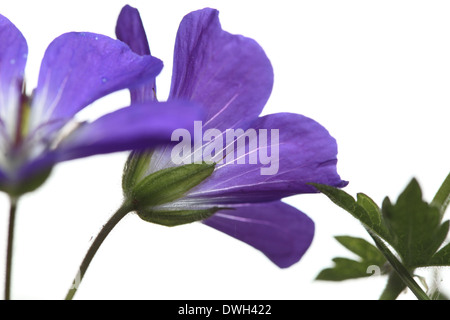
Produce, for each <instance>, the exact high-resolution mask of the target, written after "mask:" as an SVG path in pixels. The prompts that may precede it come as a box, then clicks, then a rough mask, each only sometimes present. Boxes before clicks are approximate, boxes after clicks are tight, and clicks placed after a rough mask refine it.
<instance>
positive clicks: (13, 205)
mask: <svg viewBox="0 0 450 320" xmlns="http://www.w3.org/2000/svg"><path fill="white" fill-rule="evenodd" d="M9 201H10V207H9V227H8V242H7V248H6V273H5V300H10V299H11V274H12V260H13V245H14V226H15V222H16V211H17V202H18V198H16V197H12V196H11V197H10V198H9Z"/></svg>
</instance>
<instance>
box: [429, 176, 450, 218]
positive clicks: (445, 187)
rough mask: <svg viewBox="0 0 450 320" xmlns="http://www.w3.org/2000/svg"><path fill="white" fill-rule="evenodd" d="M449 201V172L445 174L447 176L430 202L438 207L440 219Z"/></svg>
mask: <svg viewBox="0 0 450 320" xmlns="http://www.w3.org/2000/svg"><path fill="white" fill-rule="evenodd" d="M449 203H450V173H449V174H448V175H447V178H445V180H444V182H443V183H442V185H441V187H440V188H439V190H438V192H437V193H436V195H435V196H434V198H433V201H432V202H431V204H432V205H434V206H436V207H438V208H439V210H440V211H441V219H442V218H443V216H444V213H445V209H447V206H448V205H449Z"/></svg>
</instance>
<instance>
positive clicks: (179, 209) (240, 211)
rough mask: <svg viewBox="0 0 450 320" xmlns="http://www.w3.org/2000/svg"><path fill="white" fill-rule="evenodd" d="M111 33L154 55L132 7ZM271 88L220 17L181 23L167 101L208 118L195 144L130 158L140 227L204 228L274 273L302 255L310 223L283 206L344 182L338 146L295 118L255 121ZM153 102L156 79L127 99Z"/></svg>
mask: <svg viewBox="0 0 450 320" xmlns="http://www.w3.org/2000/svg"><path fill="white" fill-rule="evenodd" d="M116 34H117V36H118V38H119V39H120V40H123V41H124V42H126V43H127V44H128V45H129V46H130V47H131V48H132V50H134V51H135V52H136V53H138V54H140V55H143V56H148V55H150V49H149V47H148V44H147V39H146V35H145V31H144V29H143V26H142V23H141V19H140V16H139V13H138V11H137V10H136V9H134V8H132V7H130V6H126V7H124V8H123V10H122V12H121V14H120V16H119V20H118V23H117V28H116ZM272 85H273V70H272V66H271V63H270V61H269V59H268V58H267V56H266V54H265V53H264V51H263V49H262V48H261V47H260V46H259V45H258V44H257V43H256V42H255V41H254V40H252V39H249V38H246V37H243V36H239V35H232V34H230V33H228V32H226V31H224V30H222V28H221V26H220V22H219V19H218V11H217V10H214V9H209V8H207V9H203V10H199V11H195V12H192V13H190V14H188V15H187V16H185V17H184V19H183V20H182V22H181V24H180V27H179V30H178V34H177V38H176V43H175V52H174V64H173V74H172V86H171V90H170V96H169V99H168V101H177V100H178V99H182V100H188V101H192V102H195V103H199V104H200V105H202V106H203V107H204V108H205V109H206V110H207V111H206V117H205V118H204V119H203V122H197V123H196V128H195V129H194V138H193V139H192V140H191V139H188V138H189V137H190V136H188V134H187V133H186V134H184V131H183V130H181V131H178V132H174V134H173V135H172V140H173V141H178V142H179V143H178V144H177V145H175V146H173V145H172V146H171V145H167V146H166V147H160V148H157V149H153V150H151V151H148V152H145V153H138V152H135V153H133V154H132V155H131V156H130V158H129V160H128V163H127V167H126V169H125V173H124V193H125V197H126V199H128V201H129V202H131V203H133V208H134V210H135V211H136V212H137V213H138V214H139V216H140V217H141V218H142V219H144V220H146V221H149V222H153V223H159V224H163V225H168V226H172V225H178V224H183V223H188V222H193V221H203V223H204V224H206V225H208V226H211V227H213V228H215V229H218V230H220V231H222V232H224V233H226V234H228V235H230V236H232V237H235V238H237V239H239V240H242V241H244V242H246V243H248V244H250V245H251V246H253V247H255V248H256V249H258V250H260V251H262V252H263V253H264V254H265V255H266V256H267V257H268V258H269V259H270V260H272V261H273V262H274V263H275V264H277V265H278V266H279V267H289V266H290V265H292V264H293V263H295V262H297V261H298V260H299V259H300V258H301V257H302V256H303V254H304V253H305V252H306V250H307V249H308V247H309V246H310V244H311V242H312V239H313V235H314V223H313V222H312V220H311V219H310V218H309V217H307V216H306V215H305V214H304V213H302V212H300V211H299V210H297V209H295V208H293V207H291V206H289V205H287V204H285V203H283V202H281V201H280V200H281V199H282V198H284V197H288V196H291V195H295V194H300V193H312V192H316V190H315V189H314V188H313V187H312V186H311V185H309V183H321V184H328V185H331V186H335V187H343V186H345V185H346V182H345V181H343V180H341V178H340V177H339V175H338V174H337V171H336V163H337V158H336V156H337V145H336V141H335V140H334V139H333V138H332V137H331V136H330V134H329V133H328V131H327V130H326V129H325V128H323V127H322V126H321V125H320V124H318V123H317V122H315V121H314V120H311V119H309V118H307V117H305V116H302V115H299V114H293V113H276V114H270V115H267V116H263V117H259V114H260V113H261V111H262V110H263V108H264V105H265V103H266V102H267V99H268V98H269V96H270V93H271V90H272ZM155 94H156V90H155V83H154V81H151V82H149V83H147V85H145V86H142V87H141V88H138V89H134V90H132V91H131V96H132V100H133V101H146V100H147V101H148V100H154V99H155ZM196 132H198V133H199V134H198V135H197V136H195V133H196ZM188 140H189V141H188ZM191 144H192V145H191ZM205 157H206V158H207V159H206V160H205ZM155 186H158V188H157V187H155ZM164 188H166V189H167V192H166V193H164V194H163V193H161V189H164Z"/></svg>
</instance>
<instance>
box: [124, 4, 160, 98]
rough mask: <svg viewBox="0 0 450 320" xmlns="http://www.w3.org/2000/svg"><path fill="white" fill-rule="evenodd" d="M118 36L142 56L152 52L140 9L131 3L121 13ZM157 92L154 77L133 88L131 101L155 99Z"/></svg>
mask: <svg viewBox="0 0 450 320" xmlns="http://www.w3.org/2000/svg"><path fill="white" fill-rule="evenodd" d="M116 36H117V39H119V40H121V41H123V42H125V43H126V44H127V45H128V46H129V47H130V48H131V50H133V52H135V53H137V54H139V55H141V56H144V55H150V54H151V53H150V47H149V45H148V41H147V35H146V34H145V30H144V26H143V25H142V20H141V16H140V15H139V11H138V10H137V9H135V8H133V7H131V6H129V5H126V6H124V7H123V8H122V11H121V12H120V14H119V18H118V19H117V25H116ZM155 92H156V84H155V79H152V80H151V81H150V82H149V83H148V84H147V85H145V86H142V87H141V88H138V89H135V90H131V92H130V94H131V102H133V103H134V102H145V101H153V100H155V98H156V97H155Z"/></svg>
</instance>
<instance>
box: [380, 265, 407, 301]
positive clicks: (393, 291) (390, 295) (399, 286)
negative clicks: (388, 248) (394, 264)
mask: <svg viewBox="0 0 450 320" xmlns="http://www.w3.org/2000/svg"><path fill="white" fill-rule="evenodd" d="M405 289H406V285H405V283H404V282H403V281H402V279H401V278H400V277H399V275H398V274H397V272H396V271H392V272H391V273H390V275H389V278H388V283H387V285H386V288H384V291H383V293H382V294H381V296H380V300H395V299H397V298H398V296H399V295H400V293H402V291H403V290H405Z"/></svg>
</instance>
